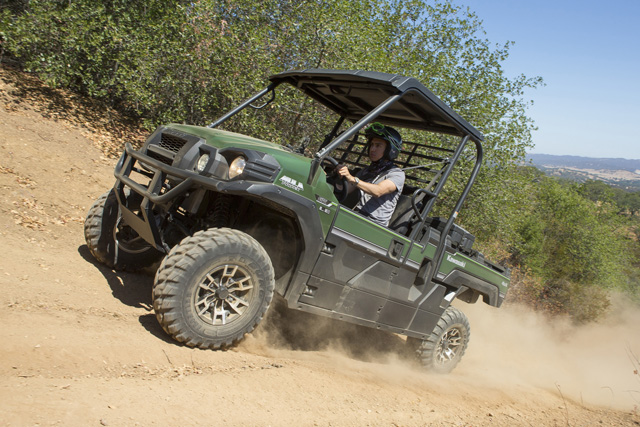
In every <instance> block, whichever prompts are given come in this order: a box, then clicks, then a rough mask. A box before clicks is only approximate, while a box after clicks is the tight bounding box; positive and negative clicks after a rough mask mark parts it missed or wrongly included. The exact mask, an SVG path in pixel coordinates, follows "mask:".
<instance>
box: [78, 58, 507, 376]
mask: <svg viewBox="0 0 640 427" xmlns="http://www.w3.org/2000/svg"><path fill="white" fill-rule="evenodd" d="M291 86H293V87H294V88H296V89H298V90H299V91H301V94H302V96H303V97H305V96H306V97H309V98H310V99H312V100H313V102H314V103H319V104H321V105H323V106H324V107H326V108H327V109H328V113H327V114H329V113H330V114H332V115H334V116H335V117H336V121H335V125H333V126H329V128H328V129H327V130H326V132H327V136H326V138H324V140H323V141H318V143H317V144H316V145H315V147H319V148H317V150H318V151H317V152H315V153H313V155H312V157H306V156H305V155H304V151H305V150H304V149H302V150H296V149H292V148H290V146H282V145H279V144H275V143H271V142H268V141H264V140H261V139H256V138H252V137H249V136H245V135H242V134H238V133H232V132H230V131H228V130H222V129H220V127H221V125H223V123H225V122H226V123H227V124H228V123H229V121H228V120H229V119H231V118H234V120H235V119H237V117H239V116H237V115H238V113H240V112H242V111H244V110H245V109H247V108H250V107H253V108H262V107H264V106H265V104H267V105H268V104H269V103H271V102H277V101H275V100H277V99H278V97H276V93H277V92H278V91H280V90H283V89H284V88H287V87H289V88H290V87H291ZM265 100H266V101H265ZM256 102H261V103H262V104H263V105H261V106H260V107H256V106H255V105H254V104H255V103H256ZM267 110H269V108H262V109H261V110H260V111H259V112H260V113H262V112H263V111H264V112H265V113H266V112H267ZM372 122H380V123H382V124H385V125H389V126H393V127H395V128H396V129H398V130H400V132H401V133H403V136H404V134H411V135H414V134H415V135H421V134H422V133H424V134H429V136H431V138H424V139H420V138H417V139H415V140H414V141H413V142H410V141H405V143H404V144H403V147H402V151H401V153H400V155H399V156H398V158H397V159H396V164H397V165H398V166H399V167H400V168H402V169H403V170H404V171H405V174H406V183H405V188H404V189H403V192H402V195H401V197H400V200H399V202H398V205H397V207H396V209H395V212H394V214H393V216H392V219H391V221H390V223H389V226H388V227H382V226H379V225H377V224H375V223H373V222H371V221H370V220H368V219H367V218H365V217H364V216H362V215H361V214H359V213H358V212H357V211H354V209H353V206H354V204H353V202H352V201H350V200H349V199H350V198H349V197H345V196H346V195H345V194H343V193H342V192H341V191H338V188H340V187H342V186H340V185H335V184H336V181H337V180H338V179H337V178H336V176H335V174H334V173H333V172H334V169H335V166H336V165H337V164H339V163H340V164H346V165H348V166H349V167H350V168H353V169H357V168H359V167H360V168H362V167H365V166H366V165H367V163H368V158H367V152H366V140H365V138H364V135H363V132H364V128H365V127H366V126H367V125H368V124H369V123H372ZM434 134H435V135H440V136H443V137H442V138H440V139H438V138H435V139H434V138H433V135H434ZM405 139H407V138H406V137H405ZM447 141H449V143H445V142H447ZM482 141H483V136H482V134H481V133H480V132H479V131H478V130H477V129H475V128H474V127H473V126H471V125H470V124H469V123H467V122H466V121H465V120H464V119H462V118H461V117H460V116H459V115H458V114H457V113H456V112H454V111H453V110H452V109H451V108H450V107H448V106H447V105H445V104H444V103H443V102H442V101H441V100H440V99H438V98H437V97H436V96H435V95H434V94H433V93H432V92H430V91H429V90H428V89H427V88H426V87H424V86H423V85H422V84H421V83H420V82H418V81H417V80H416V79H414V78H407V77H402V76H398V75H390V74H383V73H377V72H367V71H341V70H320V69H311V70H304V71H290V72H284V73H281V74H277V75H274V76H271V77H270V82H269V84H268V86H267V87H266V88H265V89H264V90H262V91H260V92H258V93H257V94H256V95H254V96H253V97H251V98H250V99H248V100H246V101H245V102H244V103H242V104H241V105H240V106H238V107H237V108H235V109H233V110H232V111H230V112H229V113H227V114H226V115H224V116H223V117H221V118H220V119H218V120H217V121H215V122H214V123H212V124H211V125H209V126H208V127H199V126H189V125H181V124H169V125H166V126H161V127H159V128H158V129H157V130H156V131H155V132H154V133H153V134H152V135H151V136H150V137H149V138H148V139H147V141H146V142H145V144H144V145H143V147H142V148H141V149H139V150H135V149H134V148H133V147H132V146H131V145H130V144H128V143H127V144H126V147H125V151H124V153H123V154H122V157H121V158H120V160H119V161H118V163H117V166H116V168H115V177H116V183H115V186H114V187H113V188H112V189H111V190H110V191H108V192H107V193H105V194H104V195H103V196H101V197H100V198H99V199H98V200H97V201H96V202H95V203H94V205H93V206H92V207H91V209H90V210H89V213H88V215H87V219H86V221H85V237H86V241H87V245H88V247H89V249H90V250H91V252H92V254H93V255H94V256H95V258H96V259H97V260H98V261H100V262H102V263H104V264H106V265H107V266H109V267H112V268H115V269H123V270H137V269H141V268H145V267H150V266H152V265H157V263H158V262H159V261H160V260H161V263H160V266H159V268H158V270H157V272H156V276H155V282H154V285H153V307H154V310H155V313H156V317H157V319H158V322H159V323H160V325H161V326H162V328H163V329H164V330H165V331H166V333H167V334H169V335H170V336H171V337H173V338H174V339H176V340H177V341H179V342H182V343H184V344H186V345H188V346H192V347H200V348H211V349H219V348H225V347H229V346H233V345H235V344H236V343H238V342H239V341H240V340H242V339H243V337H244V336H245V334H247V333H250V332H251V331H252V330H253V329H254V328H255V327H256V326H257V325H258V323H259V322H260V321H261V319H262V318H263V316H264V314H265V313H266V311H267V310H268V309H269V306H270V305H271V303H272V300H273V298H274V294H277V295H279V297H281V298H282V299H283V300H284V301H285V302H286V305H287V307H288V308H290V309H295V310H303V311H305V312H308V313H312V314H315V315H319V316H326V317H329V318H333V319H337V320H343V321H346V322H352V323H355V324H358V325H362V326H367V327H371V328H376V329H379V330H384V331H388V332H390V333H395V334H400V335H404V336H406V337H407V345H409V346H411V347H412V348H413V349H415V351H416V354H417V356H418V358H419V360H420V361H421V363H422V364H423V365H424V366H425V367H427V368H430V369H432V370H435V371H438V372H449V371H450V370H451V369H453V368H454V367H455V366H456V364H457V363H458V362H459V360H460V358H461V357H462V355H463V354H464V352H465V349H466V347H467V344H468V340H469V322H468V320H467V318H466V317H465V315H464V314H463V313H462V311H460V310H459V309H457V308H455V307H453V306H451V305H450V304H451V302H452V301H453V300H454V299H455V298H457V299H459V300H462V301H465V302H467V303H474V302H476V301H477V300H478V298H480V297H481V298H482V300H483V301H484V302H485V303H487V304H489V305H491V306H494V307H499V306H500V305H501V303H502V301H503V300H504V298H505V294H506V292H507V288H508V286H509V272H508V270H506V269H504V268H502V267H500V266H498V265H495V264H493V263H491V262H489V261H487V260H485V259H484V257H483V255H482V254H481V253H480V252H478V251H476V250H474V249H473V248H472V246H473V242H474V236H473V235H471V234H470V233H468V232H467V231H466V230H464V229H463V228H462V227H460V226H458V225H456V224H454V220H455V219H456V217H457V214H458V212H459V211H460V209H461V207H462V204H463V202H464V200H465V198H466V197H467V195H468V193H469V191H470V190H471V187H472V185H473V183H474V181H475V179H476V176H477V174H478V171H479V168H480V166H481V163H482V144H481V143H482ZM465 148H466V150H465ZM469 150H471V152H472V154H475V156H474V157H475V159H472V161H471V163H470V166H469V167H467V169H466V172H465V173H466V175H465V176H464V180H463V182H462V184H461V185H460V186H459V187H460V191H458V193H459V194H457V195H456V197H454V198H453V202H451V201H449V202H448V203H444V204H443V206H448V207H449V208H448V210H447V211H446V213H445V214H442V212H441V211H442V209H440V211H438V215H434V214H433V212H435V211H436V209H434V206H436V203H437V202H438V201H439V199H440V198H441V197H442V198H444V197H443V194H445V193H443V189H444V188H445V184H446V183H447V181H448V180H450V179H449V178H450V177H451V176H453V175H454V174H455V172H454V168H456V166H457V165H458V166H459V164H462V163H466V164H467V165H469V161H465V162H463V161H461V158H462V153H463V151H465V152H467V153H468V152H469ZM468 158H469V156H468V155H466V157H465V159H467V160H468ZM456 176H457V175H456ZM458 181H459V180H458ZM447 194H448V193H447ZM447 197H448V198H449V199H450V196H447ZM438 206H439V205H438Z"/></svg>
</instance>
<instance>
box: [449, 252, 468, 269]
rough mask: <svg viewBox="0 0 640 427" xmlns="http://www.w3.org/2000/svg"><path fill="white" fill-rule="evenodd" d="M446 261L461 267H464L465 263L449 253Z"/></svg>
mask: <svg viewBox="0 0 640 427" xmlns="http://www.w3.org/2000/svg"><path fill="white" fill-rule="evenodd" d="M447 261H449V262H452V263H454V264H455V265H457V266H460V267H462V268H464V267H466V265H467V263H466V262H464V261H460V260H458V259H455V258H454V257H452V256H451V255H449V254H447Z"/></svg>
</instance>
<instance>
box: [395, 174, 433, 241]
mask: <svg viewBox="0 0 640 427" xmlns="http://www.w3.org/2000/svg"><path fill="white" fill-rule="evenodd" d="M417 189H418V187H412V186H408V185H405V186H404V188H403V189H402V194H400V198H399V199H398V203H397V204H396V208H395V210H394V211H393V215H391V219H390V220H389V228H390V229H392V230H393V231H395V232H396V233H398V234H402V235H403V236H407V235H409V233H410V232H411V230H412V229H413V226H414V225H416V224H417V223H418V222H419V221H420V217H418V216H417V215H416V214H415V211H414V210H413V206H412V205H411V198H412V197H413V193H414V192H415V191H416V190H417ZM424 196H425V193H424V192H420V193H418V195H417V196H416V206H417V207H418V209H422V204H423V201H424Z"/></svg>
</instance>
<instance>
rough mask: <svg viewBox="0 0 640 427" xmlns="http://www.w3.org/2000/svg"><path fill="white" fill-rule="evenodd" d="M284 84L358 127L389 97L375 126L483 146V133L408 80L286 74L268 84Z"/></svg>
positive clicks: (366, 74)
mask: <svg viewBox="0 0 640 427" xmlns="http://www.w3.org/2000/svg"><path fill="white" fill-rule="evenodd" d="M269 79H270V80H271V81H272V82H273V83H275V84H281V83H289V84H291V85H293V86H295V87H297V88H298V89H300V90H302V91H303V92H304V93H305V94H307V95H308V96H310V97H312V98H314V99H315V100H316V101H318V102H320V103H321V104H323V105H324V106H326V107H327V108H329V109H331V110H332V111H334V112H335V113H337V114H339V115H341V116H343V117H345V118H346V119H348V120H350V121H352V122H354V123H355V122H357V121H358V120H360V119H361V118H363V117H364V116H366V115H367V114H368V113H370V112H371V111H372V110H373V109H375V108H376V107H378V106H379V105H380V104H382V103H383V102H384V101H386V100H388V99H389V98H390V97H392V96H394V95H401V97H400V99H399V100H398V101H397V102H394V103H393V104H391V105H390V106H389V107H388V108H386V109H385V110H384V111H383V112H382V113H381V114H380V115H379V116H378V117H377V118H376V121H379V122H382V123H384V124H388V125H391V126H398V127H406V128H412V129H422V130H428V131H432V132H440V133H446V134H452V135H460V136H464V135H469V136H470V137H471V138H472V139H474V140H476V141H482V140H483V139H484V137H483V136H482V133H480V131H478V130H477V129H476V128H474V127H473V126H471V125H470V124H469V123H468V122H467V121H466V120H464V119H463V118H462V117H460V116H459V115H458V114H457V113H456V112H455V111H453V110H452V109H451V108H450V107H449V106H448V105H446V104H445V103H444V102H442V101H441V100H440V99H439V98H438V97H437V96H436V95H434V94H433V92H431V91H430V90H429V89H427V88H426V87H425V86H424V85H423V84H422V83H420V82H419V81H418V80H416V79H415V78H412V77H403V76H399V75H397V74H386V73H379V72H375V71H347V70H324V69H308V70H302V71H287V72H284V73H280V74H276V75H273V76H271V77H270V78H269Z"/></svg>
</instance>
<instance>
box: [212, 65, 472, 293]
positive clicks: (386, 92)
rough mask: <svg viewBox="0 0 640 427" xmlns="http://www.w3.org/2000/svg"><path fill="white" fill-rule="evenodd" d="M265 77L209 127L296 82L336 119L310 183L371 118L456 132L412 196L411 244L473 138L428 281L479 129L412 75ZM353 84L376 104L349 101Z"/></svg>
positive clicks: (465, 192) (312, 72)
mask: <svg viewBox="0 0 640 427" xmlns="http://www.w3.org/2000/svg"><path fill="white" fill-rule="evenodd" d="M270 80H271V83H270V84H269V85H268V86H267V87H266V88H265V89H263V90H261V91H259V92H258V93H256V94H255V95H253V96H252V97H250V98H248V99H247V100H245V101H244V102H243V103H242V104H240V105H239V106H237V107H236V108H234V109H232V110H231V111H229V112H228V113H226V114H225V115H223V116H222V117H220V118H219V119H218V120H216V121H214V122H213V123H211V124H210V125H209V126H208V127H209V128H215V127H218V126H220V125H221V124H222V123H224V122H225V121H227V120H228V119H230V118H231V117H233V116H235V115H236V114H238V113H239V112H241V111H242V110H244V109H245V108H247V107H252V108H254V109H261V108H263V107H264V106H266V105H268V104H269V103H271V102H272V101H273V100H274V99H275V90H276V88H277V87H278V86H279V85H280V84H282V83H289V84H291V85H293V86H295V87H297V88H298V89H300V90H302V91H303V92H305V94H306V95H308V96H310V97H312V98H314V99H315V100H316V101H318V102H320V103H322V104H323V105H325V106H326V107H328V108H329V109H331V110H333V111H334V112H335V113H337V114H338V115H339V119H338V121H337V123H336V124H335V126H334V127H333V129H332V130H331V132H330V133H329V134H328V135H327V136H326V138H325V140H324V141H323V143H322V145H321V147H320V149H319V151H318V152H317V153H315V155H314V157H313V160H312V162H311V168H310V170H309V176H308V178H307V183H308V184H312V183H313V182H314V181H315V180H316V177H317V174H318V169H319V168H320V165H321V164H322V162H323V160H324V159H325V158H327V157H328V156H329V154H330V153H332V152H333V151H334V150H336V149H337V148H338V147H340V146H341V145H343V144H344V143H346V142H347V141H350V140H353V139H354V138H357V135H358V133H359V132H360V130H361V129H362V128H364V127H365V126H366V125H367V124H368V123H370V122H372V121H375V120H377V121H380V122H381V123H383V124H388V125H396V126H400V127H407V128H414V129H420V130H428V131H431V132H435V133H444V134H452V135H458V136H460V142H459V144H458V145H457V146H456V148H455V150H453V154H452V156H451V157H450V158H448V159H447V163H446V165H445V167H444V168H443V169H442V170H441V171H440V172H439V176H438V179H437V183H436V186H435V188H434V189H433V190H431V189H430V188H418V189H416V190H415V191H414V192H413V194H412V196H411V197H412V200H411V205H412V208H413V210H414V213H415V214H416V215H417V216H418V217H419V218H420V222H419V223H418V225H417V226H414V227H413V228H412V231H411V233H410V235H409V236H408V237H409V239H411V243H410V247H412V246H413V244H414V243H415V242H416V240H417V238H418V235H419V233H420V230H421V229H423V227H424V225H425V223H426V222H427V220H428V219H429V213H430V212H431V209H432V208H433V205H434V204H435V201H436V199H437V198H438V196H439V195H440V192H441V191H442V189H443V188H444V185H445V183H446V181H447V180H448V178H449V176H450V175H451V172H452V170H453V168H454V167H455V165H456V163H457V162H458V160H459V159H460V156H461V154H462V151H463V150H464V148H465V147H466V145H467V144H468V143H469V141H470V140H471V141H472V142H473V143H474V145H475V149H476V161H475V164H474V166H473V169H472V170H471V173H470V175H469V179H468V180H467V183H466V185H465V187H464V189H463V191H462V193H461V194H460V197H459V198H458V200H457V201H456V204H455V207H454V209H453V212H452V213H451V214H450V215H449V217H448V219H447V222H446V224H445V226H444V228H443V229H442V231H441V236H442V238H441V239H440V241H439V243H438V246H437V248H436V252H435V255H434V259H433V262H432V265H431V267H430V268H428V269H427V272H426V275H425V277H424V280H425V282H426V283H429V282H431V281H432V279H433V277H434V275H435V274H436V272H437V271H438V270H439V268H440V264H441V263H442V260H443V258H444V253H445V246H446V240H447V239H446V238H445V236H447V235H448V234H449V232H450V230H451V228H452V226H453V223H454V221H455V219H456V218H457V216H458V213H459V212H460V209H461V208H462V204H463V203H464V201H465V199H466V198H467V196H468V194H469V192H470V191H471V187H472V186H473V184H474V182H475V180H476V178H477V176H478V172H479V170H480V167H481V165H482V157H483V150H482V141H483V139H484V137H483V136H482V134H481V133H480V132H479V131H478V130H477V129H475V128H474V127H473V126H471V125H470V124H469V123H467V122H466V121H465V120H464V119H462V118H461V117H460V116H459V115H458V114H457V113H455V112H454V111H453V110H452V109H451V108H450V107H448V106H447V105H446V104H444V103H443V102H442V101H441V100H440V99H439V98H438V97H437V96H436V95H434V94H433V93H432V92H431V91H429V90H428V89H427V88H426V87H424V86H423V85H422V84H421V83H420V82H418V81H417V80H416V79H413V78H407V77H402V76H398V75H391V74H385V73H377V72H367V71H342V70H319V69H311V70H303V71H289V72H285V73H281V74H277V75H274V76H271V77H270ZM354 88H355V90H354ZM357 90H362V91H363V93H364V94H365V95H367V96H371V98H370V99H364V100H363V101H370V104H371V105H374V104H376V106H375V107H374V108H372V109H370V110H369V111H366V108H364V110H365V111H363V107H362V105H360V104H358V105H356V104H355V103H354V101H353V100H354V98H355V97H356V96H357V95H356V94H355V93H354V92H356V91H357ZM269 93H270V94H271V98H270V99H269V100H267V101H266V102H265V103H264V104H263V105H261V106H254V105H252V104H253V103H254V102H256V101H257V100H259V99H260V98H262V97H264V96H265V95H267V94H269ZM381 96H382V99H383V100H382V102H377V103H375V102H374V101H375V99H380V97H381ZM409 98H412V100H411V101H407V102H404V101H405V100H407V99H409ZM363 104H366V102H363ZM398 104H402V105H401V106H400V107H401V108H400V109H399V110H398V109H396V111H394V112H392V111H391V110H392V108H395V107H397V106H398ZM398 111H399V112H398ZM403 113H404V115H403ZM345 119H348V120H350V121H351V122H353V125H352V126H350V127H349V128H348V129H347V130H345V131H344V132H342V133H340V134H339V135H338V131H339V129H340V127H341V125H342V124H343V123H344V121H345ZM432 182H434V181H432ZM421 193H424V194H425V196H426V197H428V201H427V202H426V203H424V204H423V206H422V209H419V208H418V206H417V204H416V203H415V201H416V198H417V196H418V195H420V194H421ZM409 252H410V251H408V252H407V255H406V256H405V259H404V260H403V263H404V262H406V260H407V258H408V256H409Z"/></svg>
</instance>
